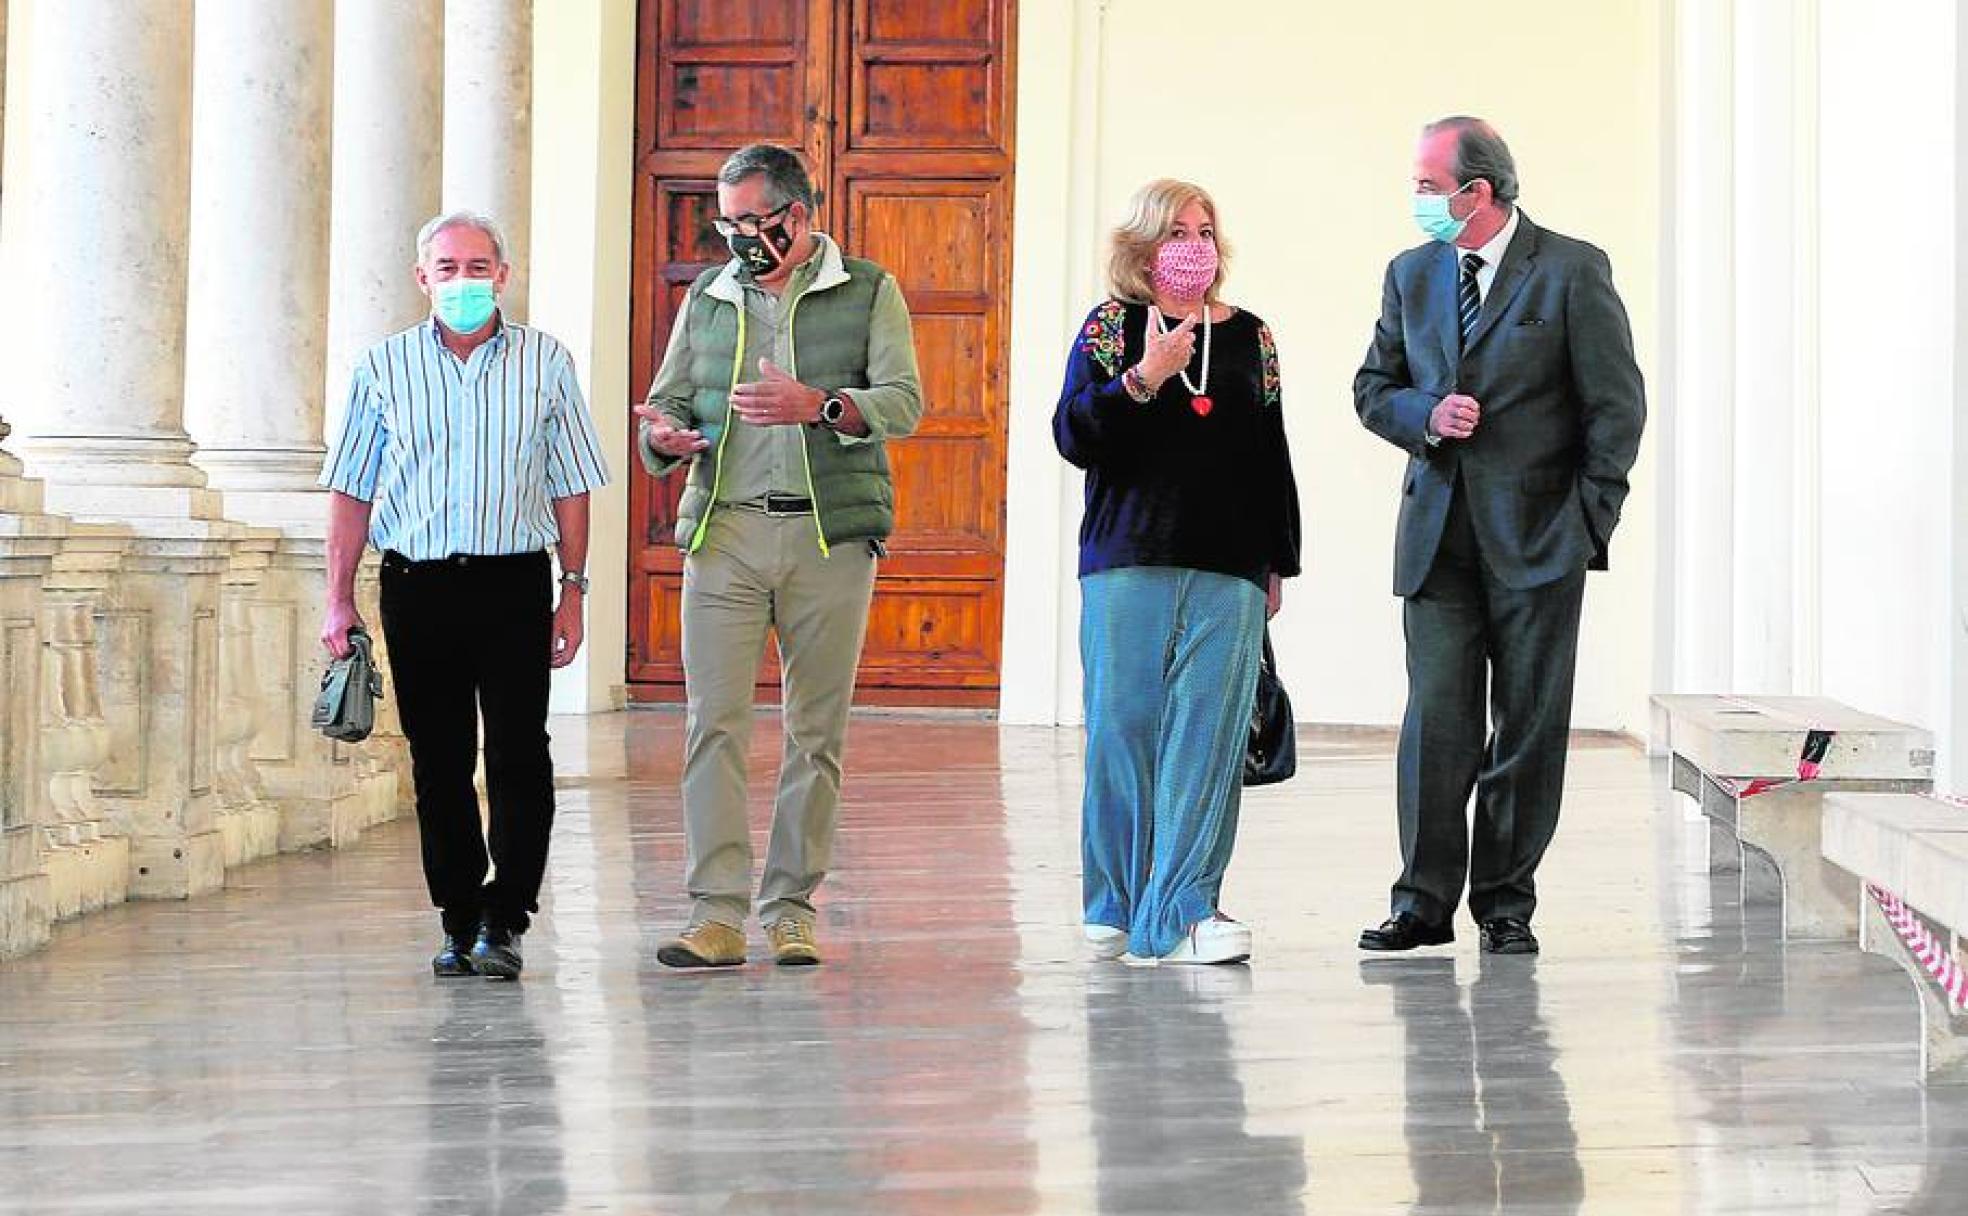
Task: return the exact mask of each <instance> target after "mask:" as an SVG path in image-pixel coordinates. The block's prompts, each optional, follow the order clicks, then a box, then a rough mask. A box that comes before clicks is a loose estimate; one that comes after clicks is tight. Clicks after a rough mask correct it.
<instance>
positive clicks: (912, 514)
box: [628, 0, 1016, 705]
mask: <svg viewBox="0 0 1968 1216" xmlns="http://www.w3.org/2000/svg"><path fill="white" fill-rule="evenodd" d="M1014 4H1015V0H642V4H641V11H640V20H639V39H640V45H639V48H638V57H637V82H636V86H637V90H636V91H637V98H636V186H635V190H636V197H635V274H634V284H635V287H634V297H633V300H632V303H631V348H630V349H631V354H630V363H631V375H632V381H631V383H632V386H633V389H634V391H635V392H637V393H638V394H639V393H641V392H642V391H643V390H644V389H646V388H647V387H648V384H649V381H650V379H651V377H652V376H653V374H654V372H655V369H656V367H657V366H658V364H659V363H660V362H661V360H662V355H663V347H664V345H665V343H666V342H667V341H668V338H669V333H670V327H671V322H672V320H673V319H674V318H675V315H676V309H677V308H678V307H679V305H680V304H681V302H682V299H683V295H684V292H685V290H686V289H687V288H688V287H689V285H690V283H691V281H692V280H693V279H695V278H696V276H697V275H698V273H699V272H701V271H703V270H704V269H706V268H707V267H710V266H715V265H719V264H721V263H723V262H724V261H725V260H726V258H727V257H728V254H727V253H726V250H725V248H724V243H723V241H722V240H721V239H720V238H719V237H718V235H717V233H716V232H715V231H714V230H713V228H712V226H711V220H712V218H713V217H714V216H715V215H716V214H717V188H716V187H717V170H718V167H719V166H720V165H721V164H722V163H723V162H724V159H725V157H726V156H728V155H729V154H730V153H731V152H732V151H733V150H734V149H736V148H738V147H740V146H742V145H744V144H748V143H752V142H755V141H769V142H772V143H778V144H784V145H786V146H789V147H794V148H798V149H800V150H801V151H802V152H803V153H804V154H805V156H806V158H807V163H808V166H809V168H810V169H812V171H813V179H814V185H815V187H816V189H818V190H819V191H820V193H821V200H820V208H819V224H820V226H821V228H822V229H824V230H825V231H826V232H827V233H829V234H830V235H831V236H833V237H834V238H835V239H836V240H838V241H839V242H840V243H841V246H842V247H843V248H844V249H845V250H846V251H847V252H849V253H852V254H857V255H859V256H861V257H866V258H872V259H873V260H875V261H876V262H879V263H880V264H881V265H883V266H884V267H886V268H887V269H888V270H889V271H891V272H892V273H893V274H894V275H895V276H896V278H897V280H898V281H899V282H900V283H901V285H902V290H903V293H904V295H905V296H906V297H907V299H908V302H909V309H910V313H911V315H912V316H913V318H914V325H915V338H916V352H917V357H918V361H919V363H920V366H921V371H922V381H923V396H924V403H925V410H924V414H923V420H922V425H921V427H920V428H919V429H918V430H917V432H916V434H915V435H914V436H912V437H910V438H908V439H906V440H900V441H897V442H895V443H893V444H891V445H890V448H889V458H890V461H891V463H892V465H893V467H894V470H895V491H896V502H897V507H896V532H895V535H894V536H893V537H892V538H891V540H890V542H889V555H888V557H887V558H886V559H885V560H884V561H883V562H882V564H881V573H880V578H879V580H878V582H877V584H876V588H875V598H874V606H873V609H872V610H871V613H870V616H869V622H868V641H867V646H866V649H865V651H864V652H863V656H862V662H861V674H860V681H859V693H858V699H859V700H861V701H863V702H866V703H877V704H903V705H908V704H917V705H995V704H996V703H997V688H998V659H999V648H1000V635H1001V633H1002V619H1003V595H1002V586H1003V571H1004V497H1005V496H1004V489H1005V485H1004V482H1005V428H1006V421H1007V413H1008V400H1007V398H1008V391H1009V389H1008V385H1009V376H1008V374H1007V369H1006V362H1007V358H1008V347H1009V336H1008V335H1009V326H1008V321H1009V314H1010V281H1011V197H1012V195H1011V191H1012V92H1013V83H1014V81H1015V79H1016V78H1015V75H1014V72H1013V66H1012V61H1011V60H1012V54H1011V52H1012V46H1013V32H1012V26H1013V20H1014ZM632 421H633V420H632ZM632 476H633V478H634V480H633V482H632V485H631V489H630V495H629V499H630V537H629V548H630V551H629V596H630V601H629V663H628V675H629V682H630V695H631V696H632V697H633V698H635V699H637V700H645V701H664V700H677V699H681V696H682V689H683V667H682V659H681V649H680V637H681V628H680V627H681V605H680V592H681V586H682V569H683V563H682V558H681V555H680V554H679V553H678V551H677V548H676V543H675V538H674V523H675V519H676V501H677V497H678V494H679V492H680V491H681V489H682V481H683V478H682V476H681V474H680V473H679V474H677V475H673V476H672V477H671V478H669V479H667V480H666V481H663V482H656V481H653V480H652V479H651V478H649V477H648V476H646V475H645V474H643V472H642V470H641V469H640V467H637V468H635V469H633V470H632ZM766 650H767V654H766V658H765V662H764V665H763V666H762V667H761V670H760V681H761V685H762V689H763V688H766V687H770V686H774V685H776V683H777V679H778V671H777V660H776V653H775V648H773V647H770V646H768V647H767V648H766ZM767 695H769V694H767Z"/></svg>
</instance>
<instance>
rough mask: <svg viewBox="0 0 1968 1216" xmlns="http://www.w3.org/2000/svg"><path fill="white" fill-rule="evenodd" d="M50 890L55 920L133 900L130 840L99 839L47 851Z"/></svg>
mask: <svg viewBox="0 0 1968 1216" xmlns="http://www.w3.org/2000/svg"><path fill="white" fill-rule="evenodd" d="M47 865H48V889H49V893H50V896H51V898H52V900H53V905H54V916H55V919H56V920H67V919H69V918H70V917H73V916H81V915H83V914H84V913H87V912H94V911H96V910H98V909H100V908H107V907H110V906H112V905H115V904H120V903H122V902H124V901H125V900H127V899H129V898H130V875H131V873H132V871H131V869H130V840H129V837H127V836H98V837H96V838H95V839H94V840H89V841H84V842H82V843H80V844H66V845H55V846H54V847H52V848H50V849H49V850H48V855H47Z"/></svg>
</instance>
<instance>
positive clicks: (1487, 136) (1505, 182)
mask: <svg viewBox="0 0 1968 1216" xmlns="http://www.w3.org/2000/svg"><path fill="white" fill-rule="evenodd" d="M1438 131H1454V132H1455V133H1456V159H1455V179H1456V185H1457V186H1466V185H1468V184H1469V183H1470V182H1473V181H1477V180H1479V179H1480V180H1482V181H1486V182H1488V183H1490V193H1491V194H1493V195H1495V196H1496V200H1497V201H1498V202H1499V203H1515V202H1516V201H1517V162H1516V160H1515V159H1513V158H1512V157H1511V155H1510V146H1509V145H1508V144H1506V143H1504V142H1503V136H1501V135H1498V134H1497V133H1496V128H1495V127H1493V126H1491V125H1490V124H1489V123H1487V122H1484V121H1483V120H1482V119H1480V118H1471V117H1469V116H1468V115H1466V114H1457V115H1455V116H1453V117H1450V118H1443V119H1438V120H1436V121H1435V122H1431V123H1429V124H1428V125H1427V126H1426V127H1423V128H1422V134H1423V135H1433V134H1435V133H1436V132H1438Z"/></svg>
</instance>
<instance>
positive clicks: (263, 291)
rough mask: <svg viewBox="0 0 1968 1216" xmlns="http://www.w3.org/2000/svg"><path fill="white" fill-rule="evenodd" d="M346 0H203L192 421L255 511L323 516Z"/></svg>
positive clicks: (235, 496) (202, 446) (195, 151)
mask: <svg viewBox="0 0 1968 1216" xmlns="http://www.w3.org/2000/svg"><path fill="white" fill-rule="evenodd" d="M333 55H334V4H333V0H198V22H197V51H196V62H197V65H198V72H197V80H196V83H195V85H194V93H193V107H192V180H191V266H192V275H191V289H190V302H189V305H188V308H187V318H186V324H187V331H188V332H187V339H186V345H187V351H186V368H185V423H186V427H187V429H188V430H189V431H190V432H191V434H192V436H193V438H194V439H196V440H197V443H198V464H199V466H200V467H202V468H203V469H205V471H206V472H207V474H208V475H209V476H210V478H211V482H212V484H213V485H214V486H215V487H218V488H220V489H223V490H227V491H232V493H228V494H227V497H226V507H227V510H228V512H229V513H230V514H231V515H232V516H233V517H234V518H238V519H245V520H248V521H250V522H253V523H260V524H266V523H279V522H286V521H288V520H297V521H299V520H306V521H309V522H313V521H317V520H318V519H319V518H320V516H321V515H322V513H323V507H322V506H321V504H320V499H319V494H318V493H317V492H316V491H315V490H314V485H315V479H316V477H317V476H318V475H319V474H320V471H321V459H322V452H323V443H322V396H321V394H322V383H321V379H320V377H319V376H317V375H315V374H314V369H316V368H319V367H321V366H322V360H323V359H324V358H325V356H326V348H327V340H328V326H327V313H328V198H329V190H328V186H329V180H328V169H329V163H328V158H329V114H330V109H329V103H330V100H331V96H332V88H333V77H332V61H333Z"/></svg>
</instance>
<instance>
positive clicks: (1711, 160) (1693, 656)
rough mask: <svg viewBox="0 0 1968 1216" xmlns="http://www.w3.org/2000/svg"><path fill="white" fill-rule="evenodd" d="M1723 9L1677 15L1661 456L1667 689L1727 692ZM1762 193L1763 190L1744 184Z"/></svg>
mask: <svg viewBox="0 0 1968 1216" xmlns="http://www.w3.org/2000/svg"><path fill="white" fill-rule="evenodd" d="M1734 7H1735V6H1734V3H1733V0H1681V2H1680V3H1678V4H1677V5H1676V6H1675V41H1674V56H1675V65H1676V77H1675V104H1674V139H1675V156H1674V161H1673V164H1672V167H1671V174H1672V179H1673V182H1674V192H1673V200H1672V202H1673V205H1672V206H1671V207H1670V208H1669V210H1668V214H1667V217H1666V221H1665V222H1666V224H1667V226H1668V229H1669V233H1670V236H1669V245H1670V249H1671V253H1670V257H1669V271H1670V274H1671V276H1672V281H1671V286H1670V287H1669V294H1670V295H1671V296H1672V297H1673V300H1674V318H1673V327H1672V330H1671V334H1672V337H1671V346H1670V354H1669V357H1668V359H1667V375H1666V377H1665V378H1664V379H1665V381H1666V384H1665V388H1666V392H1665V393H1664V394H1663V397H1664V398H1665V400H1664V402H1663V404H1664V406H1665V407H1666V408H1664V409H1663V410H1662V414H1663V422H1664V424H1665V427H1664V429H1665V430H1666V432H1667V434H1666V439H1665V447H1666V449H1667V452H1668V457H1669V460H1670V461H1671V462H1672V465H1673V474H1672V476H1673V484H1672V487H1671V492H1670V493H1668V494H1664V495H1663V498H1662V500H1663V502H1664V503H1666V504H1667V509H1668V511H1669V513H1670V519H1669V522H1668V527H1667V530H1668V532H1669V535H1670V537H1671V548H1670V550H1669V552H1670V554H1671V558H1672V560H1671V563H1670V564H1669V565H1668V566H1666V567H1665V568H1664V570H1663V573H1664V574H1665V575H1666V576H1667V577H1669V578H1670V579H1672V590H1671V592H1670V595H1671V597H1672V619H1671V621H1670V622H1669V623H1668V631H1669V632H1668V637H1669V645H1670V646H1671V648H1672V653H1673V661H1672V671H1671V673H1670V680H1671V684H1672V688H1673V690H1676V691H1725V690H1726V689H1727V686H1728V685H1729V683H1730V682H1731V680H1732V679H1733V677H1734V669H1733V664H1732V661H1731V651H1732V649H1733V642H1734V636H1733V635H1734V628H1733V625H1732V623H1731V622H1732V620H1733V617H1734V607H1733V603H1734V598H1735V573H1734V554H1735V528H1734V513H1735V500H1734V493H1733V491H1732V490H1731V483H1732V480H1733V477H1734V472H1735V464H1736V461H1735V410H1734V404H1733V397H1734V394H1735V371H1734V366H1735V365H1734V359H1733V347H1734V328H1735V312H1736V300H1735V287H1734V274H1733V265H1734V258H1735V252H1734V235H1735V234H1734V224H1733V222H1732V214H1733V203H1732V200H1733V198H1734V193H1735V192H1734V189H1733V180H1732V171H1733V167H1734V166H1733V151H1732V146H1731V145H1732V132H1733V130H1734V115H1733V112H1732V111H1733V107H1732V105H1731V101H1732V88H1731V84H1730V81H1731V72H1732V68H1733V62H1732V61H1733V57H1734V52H1733V50H1732V43H1733V20H1732V18H1733V10H1734ZM1754 185H1755V186H1756V187H1757V189H1758V191H1759V192H1760V191H1761V190H1762V189H1764V188H1766V187H1767V186H1768V183H1754Z"/></svg>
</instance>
